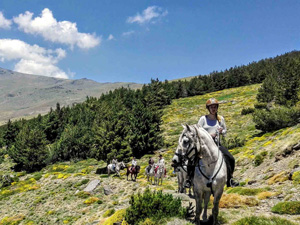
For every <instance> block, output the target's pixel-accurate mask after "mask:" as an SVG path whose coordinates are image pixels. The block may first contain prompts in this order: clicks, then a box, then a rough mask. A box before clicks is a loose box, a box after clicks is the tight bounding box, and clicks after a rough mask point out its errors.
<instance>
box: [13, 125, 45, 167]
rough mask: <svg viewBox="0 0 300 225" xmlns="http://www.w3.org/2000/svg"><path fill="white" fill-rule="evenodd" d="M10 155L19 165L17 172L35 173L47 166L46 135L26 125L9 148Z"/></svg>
mask: <svg viewBox="0 0 300 225" xmlns="http://www.w3.org/2000/svg"><path fill="white" fill-rule="evenodd" d="M9 155H10V157H11V158H12V159H13V160H14V162H15V163H16V164H17V165H16V166H15V169H16V170H26V171H28V172H33V171H37V170H40V169H41V168H42V167H43V166H45V165H46V161H47V159H48V149H47V140H46V137H45V135H44V133H43V132H42V131H41V130H39V129H37V128H33V129H32V128H30V127H29V126H28V125H25V126H23V127H22V129H21V130H20V132H19V134H18V135H17V137H16V140H15V143H14V144H13V145H12V146H11V147H10V148H9Z"/></svg>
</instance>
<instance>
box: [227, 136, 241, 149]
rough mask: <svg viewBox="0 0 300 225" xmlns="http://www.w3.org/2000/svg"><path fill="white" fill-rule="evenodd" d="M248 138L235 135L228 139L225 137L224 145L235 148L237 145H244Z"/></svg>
mask: <svg viewBox="0 0 300 225" xmlns="http://www.w3.org/2000/svg"><path fill="white" fill-rule="evenodd" d="M245 142H246V140H245V139H241V138H239V137H237V136H236V137H233V138H230V139H228V140H226V139H224V140H222V144H223V145H224V147H226V148H227V149H233V148H237V147H242V146H244V145H245Z"/></svg>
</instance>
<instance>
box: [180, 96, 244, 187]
mask: <svg viewBox="0 0 300 225" xmlns="http://www.w3.org/2000/svg"><path fill="white" fill-rule="evenodd" d="M206 108H207V110H208V111H209V114H208V115H205V116H202V117H201V118H200V119H199V122H198V126H199V127H202V128H204V129H205V130H206V131H207V132H208V133H209V134H210V135H211V136H212V138H213V140H214V141H215V143H216V144H217V146H218V147H219V149H220V151H221V152H222V153H223V155H224V158H225V162H226V165H227V187H235V186H238V185H239V183H238V182H236V181H234V180H233V179H232V177H233V171H234V167H235V159H234V157H233V156H232V155H231V153H230V152H229V151H228V150H227V149H226V148H225V147H224V146H222V145H221V144H220V134H222V135H223V136H225V134H226V131H227V129H226V124H225V120H224V117H223V116H219V115H218V108H219V102H218V100H217V99H215V98H210V99H208V100H207V101H206ZM187 170H188V178H187V181H186V184H185V187H186V188H189V187H190V186H191V180H192V178H193V177H194V171H195V166H194V165H191V162H189V164H188V167H187Z"/></svg>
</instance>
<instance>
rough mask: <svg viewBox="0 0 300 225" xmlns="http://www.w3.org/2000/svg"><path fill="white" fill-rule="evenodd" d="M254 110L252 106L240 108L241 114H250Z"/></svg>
mask: <svg viewBox="0 0 300 225" xmlns="http://www.w3.org/2000/svg"><path fill="white" fill-rule="evenodd" d="M253 112H254V109H253V108H244V109H242V112H241V115H247V114H251V113H253Z"/></svg>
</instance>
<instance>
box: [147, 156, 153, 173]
mask: <svg viewBox="0 0 300 225" xmlns="http://www.w3.org/2000/svg"><path fill="white" fill-rule="evenodd" d="M148 164H149V165H148V168H147V171H148V173H150V170H151V167H152V166H153V164H154V160H153V159H152V157H151V156H150V157H149V160H148Z"/></svg>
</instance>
